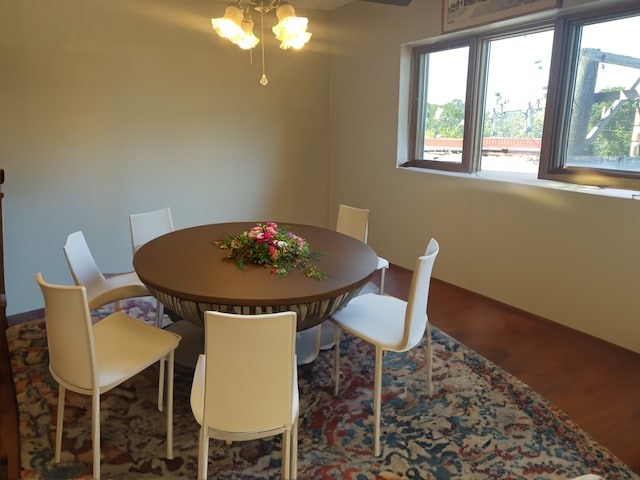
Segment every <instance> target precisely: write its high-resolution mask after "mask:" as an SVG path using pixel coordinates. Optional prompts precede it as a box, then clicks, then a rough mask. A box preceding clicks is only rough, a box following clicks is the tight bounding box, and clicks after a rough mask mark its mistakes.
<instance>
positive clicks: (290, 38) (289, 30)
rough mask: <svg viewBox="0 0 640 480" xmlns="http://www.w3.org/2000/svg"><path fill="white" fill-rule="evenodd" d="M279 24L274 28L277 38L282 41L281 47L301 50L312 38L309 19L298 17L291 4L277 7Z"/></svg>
mask: <svg viewBox="0 0 640 480" xmlns="http://www.w3.org/2000/svg"><path fill="white" fill-rule="evenodd" d="M276 16H277V17H278V24H277V25H276V26H275V27H273V28H272V30H273V33H274V34H275V36H276V38H277V39H278V40H280V41H281V42H282V43H281V44H280V48H282V49H285V50H286V49H288V48H294V49H296V50H299V49H300V48H302V47H303V46H304V45H305V44H306V43H307V42H308V41H309V39H310V38H311V33H309V32H307V24H308V23H309V19H307V18H306V17H297V16H296V13H295V10H294V9H293V7H292V6H291V5H289V4H288V3H285V4H283V5H280V6H279V7H278V8H277V9H276Z"/></svg>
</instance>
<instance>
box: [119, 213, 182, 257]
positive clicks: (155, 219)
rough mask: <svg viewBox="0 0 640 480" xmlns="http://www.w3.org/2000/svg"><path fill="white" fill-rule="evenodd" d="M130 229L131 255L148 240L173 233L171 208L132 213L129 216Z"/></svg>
mask: <svg viewBox="0 0 640 480" xmlns="http://www.w3.org/2000/svg"><path fill="white" fill-rule="evenodd" d="M129 225H130V227H131V248H132V250H133V253H136V251H137V250H138V249H139V248H140V247H141V246H142V245H144V244H145V243H147V242H148V241H149V240H153V239H154V238H156V237H159V236H160V235H164V234H165V233H169V232H173V217H172V216H171V208H169V207H165V208H161V209H160V210H154V211H152V212H145V213H132V214H131V215H129Z"/></svg>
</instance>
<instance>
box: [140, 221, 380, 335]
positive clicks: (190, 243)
mask: <svg viewBox="0 0 640 480" xmlns="http://www.w3.org/2000/svg"><path fill="white" fill-rule="evenodd" d="M256 223H257V222H232V223H216V224H207V225H199V226H195V227H190V228H184V229H180V230H175V231H173V232H170V233H167V234H165V235H162V236H159V237H157V238H155V239H153V240H151V241H149V242H148V243H146V244H144V245H143V246H142V247H140V248H139V249H138V251H137V252H136V253H135V255H134V257H133V266H134V269H135V271H136V272H137V274H138V276H139V277H140V279H141V280H142V282H143V283H144V284H145V285H146V286H147V288H148V289H149V291H150V292H151V294H152V295H153V296H154V297H156V298H157V299H158V300H159V301H160V302H162V303H163V304H164V305H165V306H166V307H167V308H168V309H170V310H172V311H173V312H175V313H176V314H177V315H178V316H180V317H182V318H183V319H185V320H187V321H189V322H190V323H192V324H194V325H196V326H199V327H202V326H203V318H204V312H205V311H207V310H217V311H221V312H227V313H237V314H247V315H255V314H263V313H272V312H283V311H294V312H296V314H297V316H298V325H297V329H298V331H302V330H305V329H308V328H311V327H314V326H316V325H318V324H320V323H321V322H322V321H324V320H326V319H327V318H329V317H330V316H331V315H332V314H333V313H335V312H336V311H337V310H338V309H340V308H341V307H342V306H344V305H345V304H346V303H347V302H348V301H349V300H350V299H351V298H352V297H354V296H355V295H357V294H358V292H359V291H360V290H361V289H362V287H363V286H364V285H365V284H366V283H367V282H368V281H369V280H370V278H371V276H372V275H373V273H374V272H375V271H376V268H377V264H378V257H377V255H376V253H375V252H374V251H373V250H372V249H371V248H370V247H369V246H368V245H366V244H365V243H363V242H361V241H359V240H356V239H354V238H352V237H349V236H347V235H344V234H341V233H338V232H336V231H335V230H330V229H327V228H322V227H317V226H311V225H301V224H292V223H287V222H282V223H281V225H287V226H289V228H290V231H291V232H292V233H294V234H296V235H298V236H300V237H302V238H304V239H305V240H306V241H307V242H308V244H309V247H310V250H311V251H312V252H315V253H318V254H319V259H318V260H317V261H316V262H315V265H316V266H317V269H318V270H319V271H321V272H324V274H326V278H324V279H315V278H310V277H307V276H306V275H305V274H304V272H302V271H301V270H298V269H294V270H292V271H291V272H289V273H286V274H284V275H277V274H272V273H271V271H270V269H269V268H265V267H264V266H260V265H254V264H245V265H243V266H242V268H238V266H237V265H236V263H235V262H234V261H232V260H229V259H228V258H227V255H228V250H224V249H221V248H220V247H219V246H216V245H215V244H214V242H215V241H216V240H221V239H223V238H227V237H228V236H229V235H237V234H240V233H242V232H244V231H247V230H250V229H251V228H252V227H253V226H255V225H256ZM260 223H265V222H260Z"/></svg>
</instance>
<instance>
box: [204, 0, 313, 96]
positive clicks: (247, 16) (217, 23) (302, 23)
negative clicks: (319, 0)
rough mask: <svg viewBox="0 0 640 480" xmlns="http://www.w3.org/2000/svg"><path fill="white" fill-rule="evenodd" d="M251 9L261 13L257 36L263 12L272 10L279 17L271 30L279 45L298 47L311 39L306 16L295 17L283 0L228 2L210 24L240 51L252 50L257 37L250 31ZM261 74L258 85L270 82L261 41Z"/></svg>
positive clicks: (287, 47) (262, 20) (261, 26)
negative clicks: (222, 14) (222, 15)
mask: <svg viewBox="0 0 640 480" xmlns="http://www.w3.org/2000/svg"><path fill="white" fill-rule="evenodd" d="M253 11H257V12H260V32H261V33H260V35H261V37H262V38H263V39H264V15H265V13H269V12H272V11H274V12H275V14H276V17H277V19H278V23H277V25H275V26H274V27H273V28H272V29H271V30H272V31H273V33H274V34H275V36H276V39H277V40H279V41H280V48H282V49H284V50H288V49H290V48H293V49H294V50H300V49H301V48H302V47H304V45H305V44H306V43H307V42H308V41H309V39H310V38H311V33H309V32H307V23H308V21H309V20H308V19H307V18H305V17H297V16H296V12H295V10H294V9H293V7H292V6H291V5H290V4H289V2H287V1H286V0H236V1H235V2H233V3H231V4H229V5H227V8H226V9H225V11H224V17H221V18H212V19H211V25H212V26H213V29H214V30H215V31H216V33H217V34H218V35H220V36H221V37H222V38H226V39H227V40H229V41H230V42H232V43H234V44H236V45H237V46H238V47H240V48H241V49H243V50H249V51H250V52H252V51H253V48H254V47H255V46H256V45H258V43H260V39H259V38H258V37H256V36H255V35H254V34H253V25H254V22H253V17H252V13H253ZM261 53H262V77H261V78H260V85H262V86H266V85H267V83H269V80H268V79H267V74H266V71H265V62H264V41H263V42H262V51H261Z"/></svg>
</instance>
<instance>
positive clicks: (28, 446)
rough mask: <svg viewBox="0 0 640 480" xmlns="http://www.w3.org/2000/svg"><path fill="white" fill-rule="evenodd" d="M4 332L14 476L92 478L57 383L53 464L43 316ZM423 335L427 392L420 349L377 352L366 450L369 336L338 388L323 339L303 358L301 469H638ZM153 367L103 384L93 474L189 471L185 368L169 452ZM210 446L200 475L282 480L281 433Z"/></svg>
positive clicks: (138, 306) (347, 343) (355, 343)
mask: <svg viewBox="0 0 640 480" xmlns="http://www.w3.org/2000/svg"><path fill="white" fill-rule="evenodd" d="M125 310H126V311H128V313H130V314H131V315H133V316H136V317H138V318H140V319H142V320H144V321H149V322H153V318H154V312H153V306H152V304H151V303H146V302H144V301H142V302H141V301H136V302H127V303H125ZM104 313H107V312H97V315H98V317H97V318H96V319H98V318H99V315H102V314H104ZM8 337H9V345H10V348H11V351H12V362H13V369H14V372H15V381H16V385H17V392H18V402H19V407H20V429H21V432H22V444H21V451H22V464H23V468H24V470H23V475H22V478H28V479H36V478H38V479H75V478H81V479H86V478H91V454H92V446H91V436H90V425H91V410H90V401H89V397H84V396H81V395H77V394H74V393H73V392H68V393H67V408H66V410H65V426H64V434H63V456H62V462H61V463H60V464H57V465H56V464H54V463H53V445H54V434H55V411H56V405H57V401H56V397H57V385H56V383H55V381H54V380H53V379H52V378H51V375H50V374H49V371H48V358H47V348H46V332H45V326H44V322H43V321H35V322H30V323H28V324H24V325H18V326H15V327H11V328H10V329H9V331H8ZM433 346H434V382H435V394H434V395H433V397H431V398H428V397H427V396H426V394H425V393H424V381H425V371H424V350H423V349H422V348H416V349H413V350H412V351H410V352H408V353H406V354H393V353H388V354H387V355H386V356H385V360H384V364H385V367H384V374H383V406H382V449H383V450H382V455H381V456H380V457H374V456H373V455H372V449H373V442H372V434H373V427H372V410H371V408H372V401H371V397H372V386H373V360H374V350H373V348H372V347H371V346H370V345H368V344H366V343H364V342H363V341H361V340H358V339H355V338H353V337H346V338H344V340H343V343H342V362H341V367H342V375H343V381H342V383H341V394H340V397H339V398H335V397H334V396H333V386H332V381H331V359H332V358H331V357H332V355H333V350H330V351H323V352H322V353H321V355H320V357H319V358H318V359H317V360H316V361H315V362H313V363H312V364H309V365H305V366H303V367H300V370H299V377H300V399H301V418H300V430H299V447H298V478H299V479H314V480H316V479H354V480H356V479H357V480H366V479H376V480H377V479H385V480H388V479H425V480H426V479H466V480H468V479H569V478H572V477H574V476H578V475H582V474H586V473H597V474H600V475H602V476H603V477H605V478H607V479H629V478H640V477H638V476H637V475H636V474H634V473H633V472H632V471H631V469H629V468H628V467H627V466H625V465H624V464H623V463H622V462H620V461H619V460H618V459H617V458H616V457H615V456H614V455H613V454H611V453H610V452H609V451H608V450H606V449H605V448H603V447H602V446H601V445H599V444H598V443H597V442H595V440H594V439H592V438H591V437H590V436H589V435H588V434H586V433H585V432H584V431H582V430H581V429H580V428H579V427H578V426H577V425H576V424H574V423H573V422H572V421H571V420H570V419H569V418H567V416H566V415H565V414H564V413H562V412H561V411H559V410H558V408H556V407H555V406H553V405H551V404H550V403H549V402H547V401H546V400H545V399H544V398H542V397H541V396H540V395H538V394H537V393H536V392H534V391H532V390H531V388H529V387H528V386H527V385H525V384H523V383H522V382H520V381H519V380H518V379H516V378H514V377H513V376H511V375H509V374H508V373H506V372H504V371H503V370H501V369H500V368H498V367H497V366H496V365H494V364H492V363H491V362H489V361H487V360H486V359H484V358H482V357H481V356H479V355H478V354H477V353H475V352H473V351H471V350H469V349H468V348H466V347H465V346H464V345H461V344H460V343H459V342H457V341H456V340H455V339H453V338H451V337H449V336H448V335H446V334H445V333H443V332H441V331H439V330H437V329H434V331H433ZM229 368H233V365H229ZM157 374H158V369H157V366H154V367H151V368H150V369H148V370H147V371H145V372H143V373H141V374H140V375H138V376H137V377H135V378H134V379H132V380H131V381H129V382H127V383H125V384H124V385H123V386H121V387H118V388H116V389H114V390H112V391H111V392H109V393H107V394H105V395H103V397H102V403H101V405H102V408H101V412H102V438H101V441H102V449H101V451H102V467H101V468H102V475H103V478H118V479H147V478H149V479H152V478H154V479H158V478H165V479H172V478H196V470H197V444H198V425H197V423H196V421H195V420H194V418H193V415H192V413H191V410H190V406H189V393H190V385H191V376H192V371H191V370H189V369H188V368H186V367H183V366H180V365H176V374H175V397H174V415H175V425H174V432H175V434H174V446H175V447H174V456H175V458H174V459H173V460H168V459H166V458H164V455H165V446H164V443H165V428H166V426H165V416H164V414H163V413H161V412H158V410H157V408H156V399H157ZM209 454H210V456H209V478H210V479H271V478H274V479H275V478H280V461H281V456H280V437H274V438H268V439H266V440H256V441H251V442H244V443H233V444H232V445H231V446H227V445H226V444H225V443H224V442H220V441H216V440H212V441H211V443H210V449H209Z"/></svg>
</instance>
